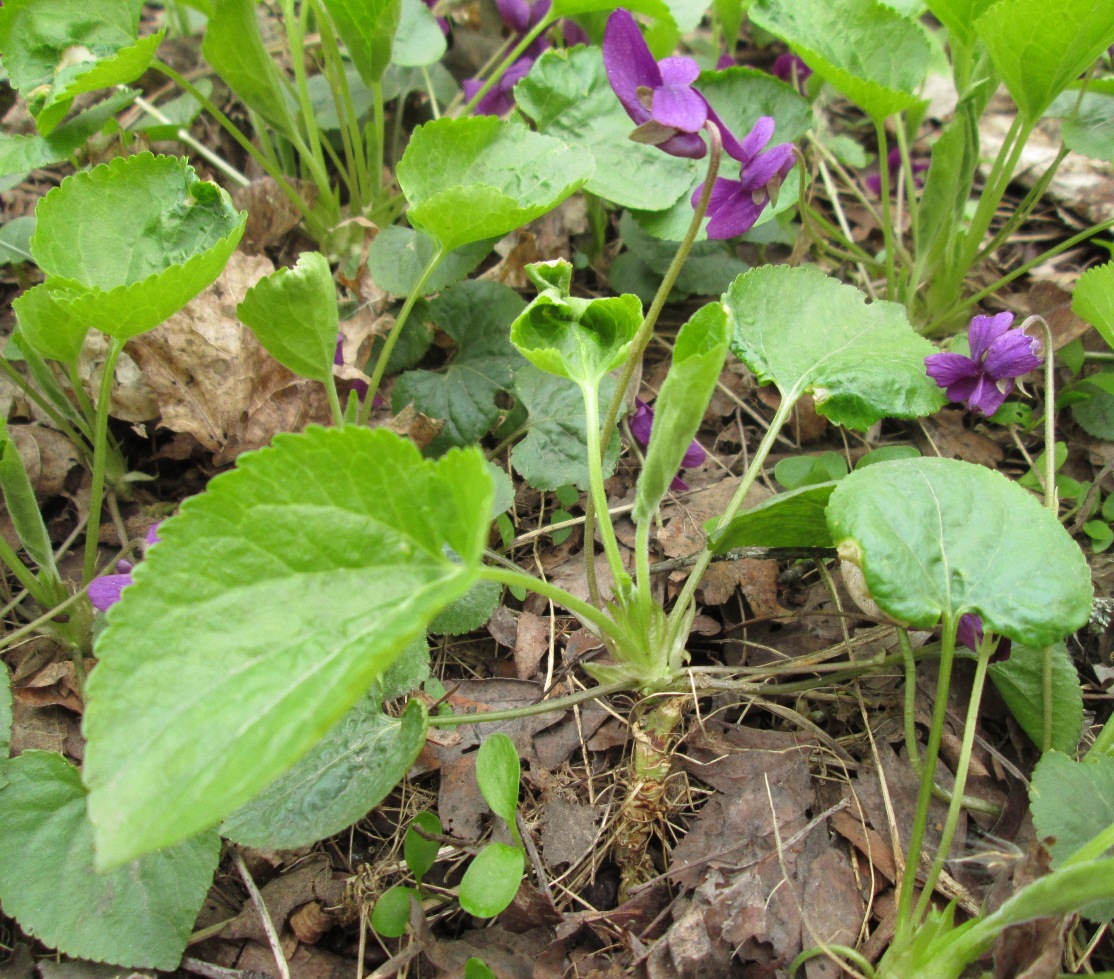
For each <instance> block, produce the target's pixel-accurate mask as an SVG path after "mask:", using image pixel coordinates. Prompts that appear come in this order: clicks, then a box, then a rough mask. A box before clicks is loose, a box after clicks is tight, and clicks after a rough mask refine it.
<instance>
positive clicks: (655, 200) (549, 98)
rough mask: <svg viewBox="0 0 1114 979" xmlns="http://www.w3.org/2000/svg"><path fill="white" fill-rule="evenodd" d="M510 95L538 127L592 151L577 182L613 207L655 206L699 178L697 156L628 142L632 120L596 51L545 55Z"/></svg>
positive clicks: (661, 205)
mask: <svg viewBox="0 0 1114 979" xmlns="http://www.w3.org/2000/svg"><path fill="white" fill-rule="evenodd" d="M514 98H515V102H517V103H518V107H519V108H520V109H521V110H522V111H523V112H524V113H526V115H528V116H529V117H530V118H531V119H533V120H534V123H535V125H536V126H537V127H538V131H539V132H542V133H546V134H548V135H550V136H556V137H558V138H559V139H563V140H564V141H565V142H567V143H569V144H571V145H573V146H575V147H577V148H578V149H580V150H581V151H586V152H587V153H588V154H590V155H591V157H592V158H593V159H594V160H595V169H594V171H593V173H592V176H591V178H590V179H589V180H588V182H587V183H586V184H585V185H584V187H585V189H586V190H587V191H589V192H590V193H592V194H595V195H596V196H597V197H602V198H603V199H604V200H608V201H611V202H612V203H613V204H617V205H618V206H620V207H633V208H639V209H640V210H644V211H658V210H662V209H664V208H667V207H669V206H670V205H672V204H673V203H674V202H676V201H677V200H679V199H680V197H681V196H682V195H683V194H686V193H688V192H689V190H690V188H691V187H692V185H693V182H694V180H697V179H698V178H699V179H702V177H700V175H701V174H702V173H703V170H704V168H703V166H702V165H701V164H700V163H698V162H697V161H694V160H686V159H681V158H680V157H675V156H670V155H669V154H668V153H663V152H662V151H661V150H659V149H658V148H657V147H656V146H647V145H646V144H644V143H635V142H632V141H631V140H630V139H628V136H629V135H630V133H631V132H632V131H633V129H634V128H635V124H634V123H633V122H631V119H630V116H628V115H627V114H626V112H625V111H624V110H623V106H622V105H621V104H620V102H619V99H618V98H617V97H616V95H615V93H614V91H612V89H611V85H610V84H609V83H608V80H607V74H606V72H605V71H604V67H603V55H602V54H601V52H600V49H599V48H596V47H584V46H577V47H575V48H570V49H566V50H564V51H547V52H545V54H543V55H542V56H541V57H540V58H539V59H538V60H537V61H536V62H535V64H534V67H533V68H532V69H531V70H530V74H529V75H527V76H526V77H525V78H524V79H523V80H522V81H521V82H519V83H518V84H517V85H516V86H515V89H514Z"/></svg>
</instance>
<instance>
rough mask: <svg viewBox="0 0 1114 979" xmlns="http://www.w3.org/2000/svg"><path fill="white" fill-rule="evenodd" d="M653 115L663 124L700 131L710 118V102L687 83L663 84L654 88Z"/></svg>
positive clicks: (684, 130)
mask: <svg viewBox="0 0 1114 979" xmlns="http://www.w3.org/2000/svg"><path fill="white" fill-rule="evenodd" d="M651 116H652V117H653V119H654V121H655V122H660V123H661V124H662V125H663V126H672V127H673V128H674V129H679V130H681V132H684V133H698V132H700V130H701V129H702V128H703V127H704V120H705V119H707V118H708V104H707V103H706V102H705V101H704V99H703V98H702V97H701V95H700V93H699V92H696V91H694V90H693V89H691V88H689V87H688V86H687V85H663V86H661V87H660V88H657V89H654V96H653V105H652V109H651Z"/></svg>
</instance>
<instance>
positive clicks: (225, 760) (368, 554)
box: [85, 426, 492, 866]
mask: <svg viewBox="0 0 1114 979" xmlns="http://www.w3.org/2000/svg"><path fill="white" fill-rule="evenodd" d="M491 492H492V490H491V479H490V477H489V476H488V473H487V467H486V464H485V463H484V459H483V455H482V453H480V452H479V451H478V450H474V449H473V450H465V451H454V452H450V453H449V454H448V455H446V456H445V457H444V458H442V459H440V460H438V461H437V462H436V463H434V462H427V461H423V460H422V458H421V455H420V454H419V452H418V450H417V449H416V448H415V447H414V446H413V445H412V444H410V443H409V442H406V441H404V440H402V439H401V438H399V437H398V436H396V435H393V434H392V433H390V432H388V431H386V430H384V429H376V430H375V431H371V430H368V429H361V428H356V427H354V426H349V427H346V428H344V429H340V430H337V429H319V428H312V429H309V430H307V431H306V432H305V433H304V434H301V435H280V436H278V437H276V439H275V443H274V445H273V447H271V448H269V449H264V450H261V451H259V452H253V453H247V454H245V455H243V456H241V457H240V459H239V461H238V467H237V469H236V470H234V471H233V472H230V473H227V474H224V475H222V476H218V477H217V478H216V479H214V480H213V481H212V482H211V483H210V484H209V488H208V489H207V490H206V491H205V493H203V494H202V495H200V496H197V497H194V498H193V499H190V500H187V501H186V503H185V504H184V505H183V507H182V512H181V515H180V516H178V517H174V518H171V519H170V520H169V521H167V522H166V523H164V524H163V525H162V526H161V527H160V530H159V533H160V536H161V538H162V540H161V543H160V544H159V545H158V547H155V548H152V549H151V553H150V554H149V556H148V558H147V560H145V561H143V562H142V563H141V564H140V565H139V566H137V568H136V573H135V584H134V585H133V586H132V587H130V588H129V589H128V590H127V592H126V593H125V596H124V598H123V599H122V600H121V601H120V602H119V603H118V604H117V605H115V606H114V607H113V608H112V609H111V610H110V612H109V614H108V628H107V629H106V630H105V632H104V633H103V634H102V635H101V637H100V640H99V642H98V643H97V655H98V656H99V657H100V663H99V664H98V666H97V668H96V670H95V671H94V673H93V675H92V676H91V677H90V681H89V690H88V694H89V705H88V709H87V711H86V714H85V733H86V736H87V738H88V749H87V751H86V755H85V778H86V783H87V784H88V785H89V787H90V790H91V795H90V800H89V807H90V809H89V811H90V816H91V818H92V820H93V824H94V826H95V827H96V832H97V847H98V860H99V862H100V863H101V864H102V865H103V866H113V865H116V864H119V863H121V862H123V861H125V860H128V859H131V858H132V857H134V856H137V855H138V854H141V853H145V852H149V851H151V850H154V849H158V848H159V847H163V846H166V845H168V844H170V843H173V842H175V841H177V840H180V839H184V838H186V837H188V836H190V835H191V834H193V833H195V832H197V831H199V830H201V829H204V828H207V827H209V826H212V825H214V824H215V823H216V822H217V821H218V820H220V819H221V818H222V817H224V816H226V815H228V814H229V813H230V812H232V811H234V810H235V809H237V808H239V807H240V806H242V805H243V804H244V803H246V802H248V801H249V800H250V799H251V798H252V797H253V796H255V795H256V793H258V792H259V790H260V789H262V788H263V787H264V786H266V785H267V784H268V783H270V782H271V781H273V780H274V779H275V778H277V777H278V776H279V775H281V774H282V773H283V772H284V771H286V770H287V769H289V768H290V767H291V766H292V765H293V764H294V763H295V762H296V761H297V760H298V759H299V758H300V757H301V756H302V755H304V754H305V753H306V752H307V751H308V750H309V749H310V748H311V747H312V746H313V745H314V744H315V743H316V742H317V741H318V739H320V738H321V736H322V735H324V734H325V732H326V731H328V729H329V728H330V727H332V726H333V725H334V724H335V723H336V722H337V721H338V720H339V719H340V718H341V717H342V716H343V715H344V714H345V713H346V712H347V711H348V710H349V708H350V707H351V706H352V705H353V704H354V703H355V702H356V701H357V700H358V699H359V698H360V696H361V695H363V694H364V693H365V692H366V691H367V689H368V688H369V686H370V685H371V683H372V681H374V680H375V679H376V678H377V677H379V676H381V675H382V674H383V673H384V671H385V670H386V669H387V667H389V666H390V665H391V663H392V661H393V660H394V659H395V658H396V657H397V656H398V655H399V654H400V652H401V651H402V650H403V649H404V648H405V646H406V644H407V643H408V642H410V641H412V640H413V639H415V638H416V637H418V636H419V635H420V634H421V633H422V632H423V630H424V629H425V626H426V625H427V623H428V622H429V621H430V619H432V618H433V616H434V615H435V614H436V613H437V611H438V610H439V609H441V608H443V607H444V606H445V605H447V604H448V603H450V602H452V601H453V600H454V599H455V598H457V597H459V596H460V595H463V594H464V593H465V592H466V591H467V590H468V588H469V587H470V586H471V584H472V582H473V581H474V580H475V576H476V571H477V569H478V567H479V563H480V559H481V555H482V552H483V548H484V546H485V544H486V542H487V530H488V527H489V525H490V513H491V509H490V508H491ZM168 677H173V678H174V682H173V683H170V682H168V681H167V678H168ZM245 718H250V723H245Z"/></svg>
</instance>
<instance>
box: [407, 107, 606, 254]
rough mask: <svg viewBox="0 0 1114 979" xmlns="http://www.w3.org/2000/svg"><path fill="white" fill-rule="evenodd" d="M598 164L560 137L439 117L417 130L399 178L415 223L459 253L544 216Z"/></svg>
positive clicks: (481, 120)
mask: <svg viewBox="0 0 1114 979" xmlns="http://www.w3.org/2000/svg"><path fill="white" fill-rule="evenodd" d="M592 166H593V164H592V161H591V159H590V158H588V157H586V156H585V154H584V153H581V152H578V151H576V150H574V149H573V148H572V147H570V146H568V145H566V144H565V143H562V142H561V141H560V140H557V139H552V138H551V137H548V136H541V135H539V134H537V133H534V132H531V131H530V130H528V129H526V128H524V127H522V126H516V125H513V124H511V123H506V122H501V121H500V120H498V119H496V118H494V117H492V116H479V117H472V118H465V119H439V120H437V121H436V122H429V123H426V124H425V125H424V126H419V127H418V128H417V129H415V130H414V133H413V135H412V136H411V137H410V143H409V145H408V146H407V147H406V152H405V153H404V154H403V156H402V160H401V161H399V164H398V181H399V184H400V185H401V186H402V190H403V193H404V194H405V195H406V199H407V200H408V201H409V202H410V209H409V211H408V212H407V213H408V217H409V219H410V223H411V224H412V225H414V227H416V228H418V229H420V230H421V231H424V232H425V233H426V234H428V235H429V236H430V237H432V238H435V239H436V240H437V241H438V242H440V244H441V245H442V247H444V248H445V249H446V250H448V251H451V250H453V249H455V248H459V247H460V246H461V245H467V244H470V243H471V242H474V241H483V240H484V239H486V238H496V237H499V236H501V235H504V234H506V233H507V232H508V231H513V230H514V229H515V228H518V227H521V226H522V225H524V224H527V223H528V222H530V221H533V220H534V219H535V218H539V217H541V216H542V215H543V214H545V212H546V211H549V210H550V209H552V208H554V207H556V206H557V205H558V204H560V203H561V201H563V200H564V199H565V198H566V197H568V196H569V195H570V194H572V193H573V192H574V191H576V190H578V189H579V188H580V187H581V186H583V184H584V183H585V182H586V181H587V180H588V178H589V177H590V176H591V174H592Z"/></svg>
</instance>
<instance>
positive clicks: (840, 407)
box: [725, 265, 944, 429]
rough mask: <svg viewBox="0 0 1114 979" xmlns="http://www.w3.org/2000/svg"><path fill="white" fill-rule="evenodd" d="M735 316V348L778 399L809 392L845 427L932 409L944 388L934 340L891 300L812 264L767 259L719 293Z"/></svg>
mask: <svg viewBox="0 0 1114 979" xmlns="http://www.w3.org/2000/svg"><path fill="white" fill-rule="evenodd" d="M725 301H726V302H727V305H728V306H729V307H730V308H731V310H732V312H733V313H734V315H735V323H736V326H735V337H734V340H733V341H732V344H731V349H732V350H733V351H734V352H735V354H736V356H738V358H739V359H740V360H742V361H743V362H744V363H745V364H747V366H749V367H750V369H751V370H753V371H754V372H755V374H757V375H758V379H759V381H761V382H763V383H766V382H771V381H772V382H773V383H774V384H776V385H777V387H778V390H780V391H781V394H782V397H784V398H787V399H788V400H790V401H796V400H797V399H798V398H799V397H800V396H801V395H802V394H805V393H810V394H812V396H813V397H814V398H815V399H816V410H817V411H818V412H819V413H820V414H821V415H823V416H825V417H826V418H830V419H831V420H832V421H834V422H836V423H838V424H840V425H846V426H847V427H849V428H857V429H865V428H868V427H869V426H870V425H872V424H874V422H876V421H879V420H880V419H882V418H885V417H887V416H888V417H894V418H915V417H917V416H919V415H928V414H931V413H932V412H933V411H936V410H937V409H938V408H939V407H940V406H941V405H942V404H943V403H944V399H943V395H942V393H941V392H940V389H939V388H938V387H937V386H936V384H935V382H933V381H932V380H930V379H929V377H928V375H927V374H926V373H925V369H924V358H925V357H926V356H928V355H929V354H932V353H935V352H936V348H935V347H934V346H933V345H932V344H931V343H929V342H928V341H927V340H925V339H924V338H923V337H921V336H918V335H917V334H916V333H915V332H914V331H913V328H912V327H911V326H910V325H909V320H908V319H907V317H906V314H905V309H904V308H903V307H902V306H899V305H898V304H897V303H891V302H885V301H878V302H874V303H870V304H867V303H866V297H865V296H863V294H862V293H861V292H859V291H858V289H855V288H854V287H852V286H847V285H843V284H842V283H840V282H839V281H838V280H836V279H834V278H831V277H829V276H826V275H824V273H822V272H821V271H819V270H818V269H815V268H809V267H801V268H790V267H789V266H788V265H767V266H763V267H762V268H757V269H752V270H751V271H750V272H747V273H746V274H744V275H741V276H739V278H737V279H736V280H735V282H734V283H733V284H732V286H731V288H730V289H729V290H728V292H727V295H726V296H725Z"/></svg>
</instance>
